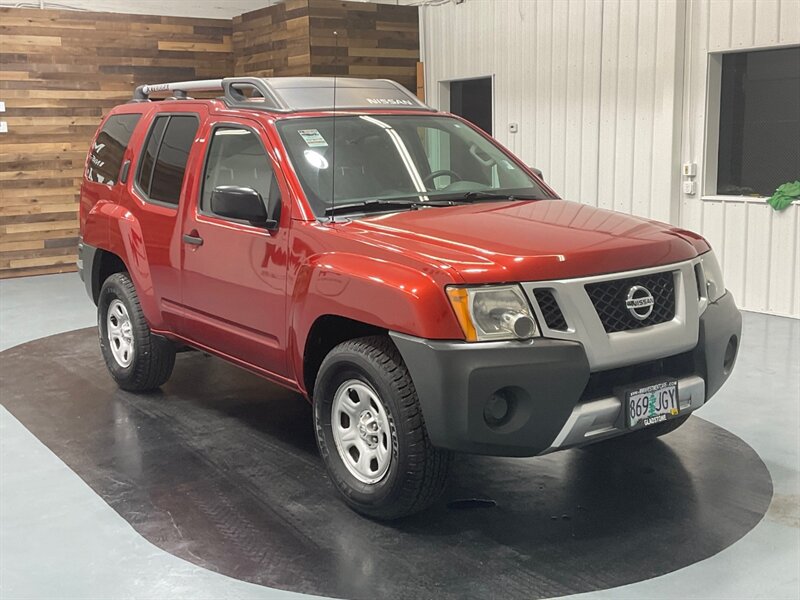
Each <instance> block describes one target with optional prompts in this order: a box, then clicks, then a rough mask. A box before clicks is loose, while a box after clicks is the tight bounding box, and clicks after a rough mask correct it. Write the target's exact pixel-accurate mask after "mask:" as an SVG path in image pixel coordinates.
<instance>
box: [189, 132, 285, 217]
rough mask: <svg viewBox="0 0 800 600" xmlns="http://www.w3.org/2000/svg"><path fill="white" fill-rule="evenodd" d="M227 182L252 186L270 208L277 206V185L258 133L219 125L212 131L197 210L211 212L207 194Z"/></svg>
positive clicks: (272, 209)
mask: <svg viewBox="0 0 800 600" xmlns="http://www.w3.org/2000/svg"><path fill="white" fill-rule="evenodd" d="M227 185H235V186H239V187H249V188H253V189H254V190H256V191H257V192H258V193H259V194H261V197H262V198H263V199H264V201H265V202H267V204H268V208H269V209H270V210H271V211H274V210H275V209H276V208H277V205H278V201H277V194H278V187H277V183H276V181H275V174H274V173H273V171H272V165H271V164H270V161H269V157H268V156H267V153H266V152H265V150H264V147H263V146H262V145H261V142H260V140H259V139H258V136H257V135H256V134H255V133H253V132H252V131H250V130H248V129H239V128H233V127H223V128H220V129H216V130H214V135H213V137H212V139H211V148H210V149H209V151H208V162H207V165H206V173H205V179H204V181H203V195H202V198H201V200H200V210H202V211H203V212H211V193H212V192H213V191H214V188H216V187H218V186H227ZM271 218H274V217H271Z"/></svg>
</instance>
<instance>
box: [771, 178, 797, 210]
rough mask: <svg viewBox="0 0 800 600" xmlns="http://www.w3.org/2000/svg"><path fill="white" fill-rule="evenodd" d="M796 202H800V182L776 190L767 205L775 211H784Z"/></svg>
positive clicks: (786, 184)
mask: <svg viewBox="0 0 800 600" xmlns="http://www.w3.org/2000/svg"><path fill="white" fill-rule="evenodd" d="M795 200H800V181H792V182H789V183H784V184H783V185H782V186H780V187H779V188H778V189H777V190H775V193H774V194H772V198H770V199H769V200H767V203H768V204H769V205H770V206H771V207H772V208H774V209H775V210H784V209H785V208H788V207H789V205H790V204H791V203H792V202H794V201H795Z"/></svg>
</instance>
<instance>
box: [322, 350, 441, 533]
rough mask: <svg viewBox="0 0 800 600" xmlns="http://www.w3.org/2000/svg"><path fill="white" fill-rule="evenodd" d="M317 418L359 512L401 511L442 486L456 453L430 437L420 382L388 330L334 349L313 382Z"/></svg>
mask: <svg viewBox="0 0 800 600" xmlns="http://www.w3.org/2000/svg"><path fill="white" fill-rule="evenodd" d="M314 422H315V428H316V433H317V444H318V446H319V450H320V453H321V454H322V458H323V460H324V461H325V465H326V467H327V469H328V473H329V475H330V477H331V480H332V481H333V483H334V485H336V487H337V489H338V490H339V492H341V494H342V496H343V497H344V499H345V501H346V502H347V503H348V504H349V505H350V506H351V507H352V508H353V509H355V510H356V511H357V512H359V513H362V514H364V515H366V516H369V517H373V518H377V519H385V520H390V519H398V518H400V517H404V516H408V515H411V514H413V513H416V512H419V511H421V510H423V509H425V508H427V507H428V506H429V505H430V504H431V503H433V502H434V501H435V500H436V499H437V498H438V497H439V496H440V495H441V493H442V491H443V490H444V486H445V483H446V480H447V473H448V470H449V466H450V461H451V455H450V453H449V452H447V451H445V450H441V449H438V448H434V447H433V446H432V445H431V443H430V440H429V439H428V433H427V430H426V429H425V423H424V421H423V418H422V411H421V410H420V406H419V400H418V398H417V393H416V390H415V389H414V383H413V381H412V380H411V376H410V375H409V373H408V370H407V369H406V366H405V364H404V363H403V359H402V358H401V357H400V354H399V353H398V351H397V349H396V348H395V347H394V345H393V344H392V342H391V340H389V339H388V338H385V337H380V336H375V337H367V338H360V339H356V340H350V341H347V342H343V343H342V344H339V345H338V346H336V347H335V348H334V349H333V350H331V352H330V353H329V354H328V356H327V357H326V358H325V360H324V361H323V362H322V365H321V367H320V370H319V374H318V376H317V383H316V386H315V388H314Z"/></svg>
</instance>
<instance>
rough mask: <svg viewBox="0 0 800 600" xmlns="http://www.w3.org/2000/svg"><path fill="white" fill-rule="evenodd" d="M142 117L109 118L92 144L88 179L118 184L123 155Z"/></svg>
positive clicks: (121, 116) (136, 115) (87, 170)
mask: <svg viewBox="0 0 800 600" xmlns="http://www.w3.org/2000/svg"><path fill="white" fill-rule="evenodd" d="M141 116H142V115H139V114H135V115H114V116H112V117H109V118H108V120H107V121H106V122H105V125H103V129H101V130H100V133H99V134H97V139H96V140H95V141H94V144H92V150H91V153H90V154H89V164H88V166H87V167H86V179H88V180H89V181H95V182H97V183H105V184H107V185H114V184H115V183H116V182H117V176H118V175H119V169H120V167H121V166H122V155H123V154H124V153H125V149H126V148H127V147H128V142H129V141H130V139H131V135H132V134H133V130H134V128H135V127H136V124H137V123H138V122H139V119H140V118H141Z"/></svg>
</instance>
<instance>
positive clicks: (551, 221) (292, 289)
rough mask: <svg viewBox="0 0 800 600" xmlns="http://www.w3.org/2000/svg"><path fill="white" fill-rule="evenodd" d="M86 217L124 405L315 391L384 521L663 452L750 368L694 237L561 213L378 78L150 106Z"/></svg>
mask: <svg viewBox="0 0 800 600" xmlns="http://www.w3.org/2000/svg"><path fill="white" fill-rule="evenodd" d="M209 91H211V92H215V91H219V92H221V96H220V97H219V98H217V99H213V100H195V99H192V98H191V94H192V93H197V92H209ZM162 92H164V93H167V94H169V95H171V97H170V98H169V99H167V100H163V101H152V100H151V95H154V94H156V93H162ZM80 197H81V199H80V229H81V242H80V248H79V250H80V253H79V268H80V273H81V277H82V278H83V280H84V282H85V284H86V289H87V291H88V293H89V296H90V297H91V298H92V299H93V300H94V302H95V303H96V304H97V309H98V326H99V331H100V346H101V349H102V353H103V357H104V359H105V362H106V365H107V366H108V370H109V371H110V373H111V375H112V377H113V378H114V379H115V380H116V381H117V383H118V384H119V386H120V387H121V388H123V389H125V390H130V391H134V392H136V391H147V390H152V389H154V388H157V387H159V386H161V385H163V384H165V383H166V382H167V380H168V379H169V377H170V374H171V372H172V370H173V366H174V363H175V353H176V350H177V349H180V348H184V347H190V348H195V349H199V350H202V351H204V352H207V353H211V354H214V355H216V356H218V357H221V358H223V359H224V360H227V361H230V362H232V363H234V364H236V365H238V366H240V367H242V368H244V369H247V370H249V371H252V372H254V373H257V374H258V375H260V376H262V377H264V378H266V379H269V380H270V381H273V382H275V383H278V384H280V385H282V386H285V387H287V388H290V389H292V390H294V391H296V392H298V393H299V394H301V395H303V396H304V397H305V398H306V399H307V400H308V401H309V402H311V403H313V415H314V426H315V430H316V437H317V442H318V445H319V450H320V454H321V455H322V458H323V459H324V461H325V463H326V466H327V469H328V472H329V474H330V477H331V481H332V482H333V483H334V485H335V486H336V488H337V489H338V490H339V492H341V495H342V497H343V498H344V500H345V501H346V502H347V503H348V504H349V505H350V506H351V507H353V508H354V509H355V510H357V511H358V512H360V513H362V514H364V515H367V516H370V517H373V518H380V519H395V518H399V517H403V516H405V515H409V514H412V513H415V512H418V511H420V510H422V509H424V508H425V507H427V506H429V505H430V504H431V503H432V502H434V501H435V500H436V499H437V497H438V496H439V494H440V493H441V492H442V489H443V487H444V485H445V481H446V477H447V473H448V469H449V466H450V463H451V460H452V457H453V455H454V453H457V452H466V453H476V454H485V455H495V456H535V455H540V454H545V453H549V452H554V451H558V450H563V449H566V448H573V447H579V446H585V445H588V444H594V443H598V442H605V441H607V440H610V439H612V438H617V439H618V440H619V441H620V442H624V443H630V444H636V443H646V442H647V441H649V440H653V439H655V438H656V437H658V436H661V435H664V434H666V433H669V432H670V431H672V430H674V429H676V428H677V427H680V426H681V424H683V423H684V422H685V421H686V420H687V419H689V418H690V416H691V414H692V413H693V412H694V411H695V410H697V409H698V408H699V407H701V406H702V405H703V404H704V403H706V402H708V401H709V400H710V399H711V397H712V396H713V395H714V394H715V393H716V392H717V391H718V390H719V389H720V387H721V386H722V385H723V383H724V382H725V380H726V379H727V378H728V376H729V375H730V373H731V370H732V369H733V366H734V363H735V360H736V355H737V350H738V345H739V339H740V335H741V316H740V314H739V311H738V310H737V308H736V306H735V304H734V300H733V298H732V297H731V294H730V293H729V292H727V291H726V289H725V285H724V283H723V280H722V273H721V270H720V267H719V264H718V262H717V260H716V258H715V257H714V253H713V251H712V250H711V248H710V247H709V245H708V243H707V242H706V241H705V240H704V239H703V238H702V237H700V236H699V235H696V234H694V233H691V232H689V231H685V230H682V229H679V228H677V227H674V226H671V225H668V224H663V223H657V222H654V221H650V220H645V219H640V218H637V217H633V216H630V215H627V214H620V213H615V212H611V211H606V210H601V209H598V208H593V207H590V206H587V205H583V204H580V203H575V202H569V201H565V200H562V199H560V198H559V197H558V195H557V194H556V193H555V192H554V191H553V190H552V189H551V188H550V187H549V186H548V185H547V184H546V183H545V182H544V181H543V180H542V179H541V177H540V176H539V175H537V174H536V172H535V170H533V169H530V168H528V167H527V166H526V165H524V164H523V163H522V162H521V161H520V160H519V159H518V158H516V157H515V156H514V155H512V154H511V153H510V152H509V151H508V150H506V149H504V148H503V147H501V146H500V145H499V144H498V143H497V142H496V141H494V140H493V139H492V138H490V137H489V136H487V135H486V134H485V133H483V132H482V131H480V130H479V129H477V128H476V127H475V126H473V125H471V124H470V123H468V122H466V121H465V120H463V119H461V118H459V117H456V116H453V115H450V114H446V113H442V112H438V111H435V110H433V109H431V108H430V107H428V106H426V105H424V104H423V103H422V102H420V101H419V100H418V99H417V98H415V97H414V96H413V95H412V94H411V92H409V91H408V90H406V89H404V88H403V87H401V86H400V85H398V84H396V83H394V82H391V81H387V80H362V79H349V78H336V79H335V80H334V79H332V78H252V77H247V78H242V77H233V78H225V79H221V80H213V81H198V82H182V83H166V84H158V85H144V86H140V87H139V88H137V89H136V91H135V93H134V96H133V99H132V101H131V102H129V103H126V104H123V105H121V106H117V107H116V108H114V109H113V110H112V111H111V112H110V113H109V115H108V116H107V117H106V118H105V119H104V121H103V122H102V124H101V126H100V128H99V130H98V132H97V135H96V137H95V139H94V142H93V144H92V147H91V150H90V152H89V155H88V157H87V161H86V169H85V177H84V179H83V183H82V186H81V195H80ZM154 401H155V400H154ZM651 451H653V452H657V451H658V447H657V446H653V447H651Z"/></svg>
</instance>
